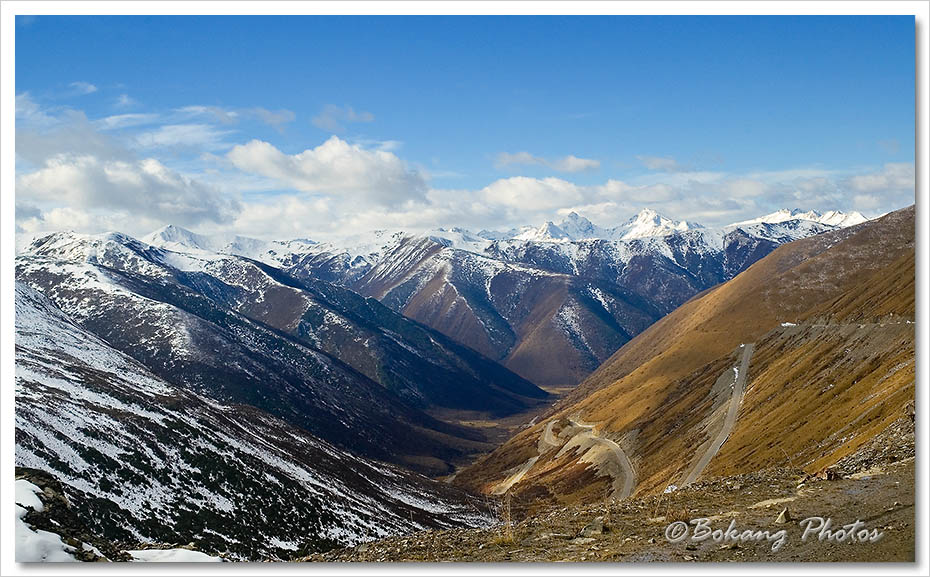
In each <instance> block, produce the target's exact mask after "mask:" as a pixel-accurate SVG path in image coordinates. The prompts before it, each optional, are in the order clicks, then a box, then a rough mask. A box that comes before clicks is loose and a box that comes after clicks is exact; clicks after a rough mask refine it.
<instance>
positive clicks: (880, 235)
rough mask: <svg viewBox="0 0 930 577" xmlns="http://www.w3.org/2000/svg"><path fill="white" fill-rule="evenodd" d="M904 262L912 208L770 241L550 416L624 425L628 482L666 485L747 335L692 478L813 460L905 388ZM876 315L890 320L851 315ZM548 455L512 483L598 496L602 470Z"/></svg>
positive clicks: (516, 453) (857, 435) (511, 452)
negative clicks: (717, 439) (761, 254)
mask: <svg viewBox="0 0 930 577" xmlns="http://www.w3.org/2000/svg"><path fill="white" fill-rule="evenodd" d="M913 271H914V212H913V209H909V210H904V211H898V212H896V213H892V214H890V215H888V216H886V217H884V218H882V219H880V220H878V221H875V222H872V223H869V224H867V225H865V226H861V227H855V228H853V229H846V230H842V231H837V232H835V233H827V234H823V235H819V236H816V237H811V238H808V239H804V240H801V241H797V242H793V243H790V244H787V245H783V246H782V247H780V248H778V249H777V250H776V251H774V252H773V253H772V254H771V255H769V256H768V257H766V258H764V259H762V260H760V261H759V262H757V263H755V264H754V265H753V266H751V267H750V268H749V269H747V270H746V271H745V272H744V273H742V274H740V275H739V276H737V277H736V278H735V279H733V280H732V281H730V282H728V283H725V284H723V285H720V286H718V287H716V288H714V289H711V290H709V291H707V292H705V293H704V294H702V295H699V296H698V297H696V298H694V299H692V300H691V301H689V302H688V303H686V304H684V305H683V306H681V307H679V308H678V309H677V310H675V311H674V312H672V313H671V314H669V315H668V316H666V317H665V318H664V319H662V320H661V321H659V322H657V323H656V324H654V325H653V326H652V327H650V328H649V329H647V330H646V331H645V332H643V333H642V334H640V335H639V336H638V337H637V338H635V339H634V340H633V341H631V342H630V343H628V344H627V345H626V346H624V347H623V348H622V349H621V350H620V351H618V352H617V353H616V354H615V355H614V356H613V357H612V358H611V359H610V360H609V361H608V362H606V363H605V364H604V365H603V366H602V367H601V368H600V369H598V370H597V371H596V372H595V373H594V374H593V375H592V376H591V377H590V378H589V379H587V380H586V381H585V382H584V383H582V384H581V385H579V387H578V388H576V389H575V390H574V391H572V392H571V393H569V394H568V395H567V396H566V398H565V399H563V401H561V402H560V403H559V404H558V406H557V410H556V411H555V414H557V415H560V416H566V415H569V414H574V413H580V414H581V415H582V416H583V418H584V419H585V420H586V421H589V422H597V423H600V428H601V429H602V430H603V431H604V432H607V433H608V434H612V437H613V438H615V439H620V438H621V436H625V435H633V438H635V444H634V446H632V447H631V449H632V451H628V452H631V453H632V454H631V458H632V459H633V461H634V465H635V466H636V468H637V472H638V478H639V485H638V486H637V494H647V493H658V492H661V491H662V490H663V489H664V488H665V487H666V486H667V485H668V484H678V483H677V482H676V481H678V479H677V476H678V475H679V474H681V472H682V471H686V470H687V463H689V462H690V461H691V460H692V459H693V458H694V456H695V454H696V453H697V452H698V451H699V450H700V447H701V446H702V445H704V444H705V443H707V441H708V439H710V438H712V437H713V436H714V435H715V431H713V430H705V429H704V428H702V427H706V426H707V425H706V423H708V421H707V420H706V417H707V416H708V414H710V413H711V412H712V411H714V410H716V409H718V408H719V402H720V401H719V399H716V398H714V396H713V395H711V394H710V393H711V390H712V387H713V385H714V382H715V381H716V379H717V377H718V376H719V375H720V374H721V372H723V371H726V370H728V369H729V367H732V366H733V365H734V364H735V359H736V358H737V355H738V354H739V349H738V347H739V345H740V344H741V343H750V342H753V343H756V353H755V354H754V356H753V358H752V361H751V363H750V367H749V376H748V380H747V389H746V392H745V396H744V398H743V402H742V405H741V409H740V413H739V418H738V419H737V423H736V426H735V428H734V430H733V431H732V432H731V435H730V437H729V439H728V440H727V442H726V443H725V444H724V445H723V447H722V448H721V450H720V452H719V453H718V455H717V457H715V458H714V459H713V460H712V461H711V463H710V465H709V466H708V468H707V469H706V470H705V472H704V476H707V475H711V474H714V475H716V474H734V473H741V472H748V471H753V470H757V469H759V468H763V467H766V466H772V465H783V464H785V461H786V460H788V461H790V462H792V463H793V464H796V465H798V466H803V467H805V468H808V469H812V468H815V467H820V468H822V467H823V466H825V465H829V464H831V463H833V462H836V460H838V459H840V458H842V457H843V456H845V455H847V454H849V453H851V452H853V451H854V450H855V449H856V448H857V447H859V446H861V445H862V444H863V443H865V442H866V441H868V440H869V439H870V438H872V437H873V436H874V435H875V434H877V433H878V432H879V431H881V430H883V429H884V427H885V426H887V425H888V423H890V422H892V421H893V420H894V419H896V418H897V417H898V416H900V411H901V410H902V408H903V406H904V405H905V404H906V403H907V401H908V400H910V399H913V392H914V389H913V383H914V365H913V359H914V347H913V334H914V333H913V327H914V325H913V324H910V325H908V324H906V322H905V321H906V320H908V319H910V320H912V319H913V314H914V281H913V279H914V274H913ZM889 313H890V314H891V315H892V317H888V314H889ZM889 318H890V319H896V320H895V322H896V323H898V324H891V323H886V326H884V327H880V326H878V325H877V324H876V325H875V326H867V327H863V328H861V329H860V328H859V327H858V325H859V324H861V323H863V322H864V321H865V320H873V321H874V320H876V319H889ZM782 322H792V323H800V324H801V325H802V326H799V327H782V326H781V323H782ZM805 323H807V324H808V325H816V324H826V325H829V326H825V327H817V326H803V325H804V324H805ZM908 363H909V364H908ZM831 384H832V385H833V386H832V387H830V385H831ZM544 422H545V421H541V422H540V423H539V425H537V426H536V427H533V428H531V429H528V430H524V431H521V432H520V433H519V434H518V435H516V436H515V437H514V438H512V439H511V440H510V441H508V442H507V443H506V444H505V445H504V446H502V447H501V448H499V449H498V450H496V451H495V452H494V453H492V455H491V456H490V457H489V458H488V459H487V460H485V461H484V462H483V463H480V464H478V465H476V466H474V467H472V469H471V470H469V471H468V478H471V479H472V480H473V482H474V481H475V480H483V481H485V482H491V481H494V480H499V479H500V478H501V477H502V473H503V472H504V471H506V470H508V469H510V468H512V467H514V466H516V465H518V464H519V463H520V462H523V460H525V459H526V458H528V457H527V455H530V456H532V455H533V454H536V453H535V445H536V443H537V441H538V439H539V436H540V434H541V432H542V427H543V425H544ZM851 423H852V424H851ZM552 455H554V452H553V453H551V454H549V455H547V456H546V457H544V458H540V461H539V462H538V463H537V465H536V466H535V467H534V469H533V471H532V472H531V473H532V474H528V475H527V477H526V478H525V479H524V481H522V482H521V483H519V484H518V485H516V486H515V487H514V489H513V490H514V491H516V492H518V493H519V492H524V493H532V492H533V491H534V486H535V487H539V488H540V491H541V492H542V493H544V494H548V495H549V496H550V498H551V499H552V500H554V501H557V502H562V503H569V502H574V501H577V500H583V501H586V502H597V501H598V500H599V499H600V498H601V496H602V495H603V493H601V491H602V490H603V488H604V486H605V485H606V483H609V479H597V480H593V482H594V484H595V486H594V487H590V486H585V485H586V484H587V483H591V482H592V479H590V478H588V479H584V477H585V474H584V473H583V472H581V471H578V470H577V469H576V468H572V467H568V466H566V465H565V464H564V463H562V464H559V463H557V462H551V461H547V459H551V457H552ZM521 459H522V460H521ZM575 459H577V457H575ZM583 479H584V480H583ZM477 484H478V485H480V482H479V483H477Z"/></svg>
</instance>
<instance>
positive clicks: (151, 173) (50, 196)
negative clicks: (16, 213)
mask: <svg viewBox="0 0 930 577" xmlns="http://www.w3.org/2000/svg"><path fill="white" fill-rule="evenodd" d="M16 196H17V200H18V201H25V202H28V203H30V204H32V205H34V206H38V207H43V206H45V207H46V215H45V216H44V218H43V219H42V220H45V221H47V222H48V221H49V219H50V218H51V217H50V216H48V215H52V214H62V213H61V211H60V210H59V212H58V213H55V212H54V209H70V210H74V211H81V212H82V213H83V214H91V213H93V212H94V211H102V212H104V213H113V214H124V215H127V217H128V218H129V220H128V221H127V222H126V228H131V229H136V228H137V226H136V225H135V224H134V223H133V222H132V220H131V219H132V218H137V219H148V220H155V221H159V222H161V223H178V224H184V223H187V224H188V225H197V224H201V223H202V222H203V221H212V222H216V223H228V222H230V221H232V220H233V218H234V217H235V216H236V214H237V213H238V211H239V208H240V207H239V203H238V202H237V201H236V200H235V199H232V198H230V197H228V196H226V195H224V194H222V193H220V192H219V191H218V190H217V189H215V188H213V187H210V186H206V185H204V184H203V183H201V182H198V181H197V180H195V179H193V178H190V177H188V176H185V175H182V174H179V173H177V172H175V171H173V170H170V169H169V168H167V167H166V166H164V165H163V164H162V163H160V162H159V161H158V160H155V159H154V158H146V159H142V160H138V161H132V162H127V161H122V160H101V159H99V158H97V157H95V156H91V155H75V154H61V155H56V156H54V157H51V158H49V159H48V160H47V161H46V163H45V165H44V166H43V167H42V168H40V169H38V170H36V171H33V172H30V173H26V174H22V175H20V176H18V177H17V179H16ZM33 218H34V217H33ZM74 226H82V225H81V223H80V222H76V223H75V225H74ZM126 228H124V229H123V230H124V231H125V230H126Z"/></svg>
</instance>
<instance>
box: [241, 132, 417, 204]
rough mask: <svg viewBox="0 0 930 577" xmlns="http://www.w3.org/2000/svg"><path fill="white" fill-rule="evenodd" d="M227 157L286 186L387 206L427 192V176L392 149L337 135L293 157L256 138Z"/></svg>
mask: <svg viewBox="0 0 930 577" xmlns="http://www.w3.org/2000/svg"><path fill="white" fill-rule="evenodd" d="M227 158H229V160H230V161H231V162H232V163H233V165H234V166H235V167H236V168H238V169H240V170H242V171H245V172H250V173H254V174H259V175H262V176H266V177H269V178H273V179H275V180H277V181H278V182H280V183H281V184H282V185H283V186H285V187H289V188H294V189H296V190H300V191H303V192H311V193H321V194H329V195H340V196H349V197H351V198H353V199H358V200H362V199H364V200H368V201H371V202H376V203H378V204H380V205H383V206H399V205H402V204H404V203H406V202H408V201H416V200H421V199H423V198H425V193H426V190H427V185H426V181H425V180H424V179H423V177H422V176H421V175H420V174H419V173H418V172H416V171H414V170H411V169H409V168H408V167H407V165H406V163H405V162H404V161H402V160H401V159H400V158H398V157H397V156H396V155H394V154H393V153H391V152H388V151H385V150H367V149H364V148H362V147H361V146H359V145H353V144H349V143H347V142H346V141H344V140H342V139H340V138H339V137H337V136H332V137H330V138H329V140H327V141H326V142H324V143H323V144H321V145H319V146H317V147H316V148H313V149H308V150H305V151H303V152H301V153H299V154H294V155H289V154H285V153H283V152H281V151H280V150H278V149H277V148H275V147H274V146H273V145H271V144H269V143H268V142H263V141H260V140H252V141H250V142H249V143H247V144H243V145H237V146H234V147H233V148H232V150H230V151H229V153H228V154H227Z"/></svg>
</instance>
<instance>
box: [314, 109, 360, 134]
mask: <svg viewBox="0 0 930 577" xmlns="http://www.w3.org/2000/svg"><path fill="white" fill-rule="evenodd" d="M374 119H375V115H374V114H372V113H371V112H365V111H358V112H356V110H355V109H354V108H352V107H351V106H336V105H334V104H327V105H326V106H324V107H323V110H321V111H320V113H319V114H317V115H316V116H314V117H313V118H312V119H311V120H310V122H312V123H313V125H314V126H316V127H317V128H319V129H320V130H325V131H327V132H335V133H343V132H345V131H346V126H345V125H346V124H351V123H356V122H373V121H374Z"/></svg>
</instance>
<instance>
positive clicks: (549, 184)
mask: <svg viewBox="0 0 930 577" xmlns="http://www.w3.org/2000/svg"><path fill="white" fill-rule="evenodd" d="M478 197H479V198H480V199H481V200H483V201H484V202H486V203H488V204H491V205H501V206H505V207H510V208H515V209H520V210H525V211H547V210H555V209H557V208H559V207H562V206H565V205H567V204H574V203H577V202H580V201H582V200H583V198H584V189H583V188H582V187H579V186H578V185H576V184H574V183H571V182H568V181H567V180H562V179H560V178H544V179H538V178H528V177H525V176H514V177H512V178H505V179H501V180H497V181H494V182H492V183H491V184H489V185H488V186H486V187H485V188H483V189H481V190H480V191H479V193H478Z"/></svg>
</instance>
